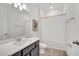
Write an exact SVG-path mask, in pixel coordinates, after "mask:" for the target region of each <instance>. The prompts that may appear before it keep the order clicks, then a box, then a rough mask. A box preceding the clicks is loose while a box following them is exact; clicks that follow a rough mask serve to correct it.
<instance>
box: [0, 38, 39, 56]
mask: <svg viewBox="0 0 79 59" xmlns="http://www.w3.org/2000/svg"><path fill="white" fill-rule="evenodd" d="M37 40H39V38H38V37H32V38H28V39H26V40H25V39H24V40H23V41H21V42H18V43H17V44H15V43H16V42H17V41H12V42H8V43H5V44H1V45H0V56H8V55H12V54H14V53H16V52H18V51H20V50H22V49H23V48H25V47H27V46H29V45H30V44H32V43H34V42H35V41H37Z"/></svg>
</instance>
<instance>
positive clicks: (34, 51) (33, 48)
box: [12, 40, 39, 56]
mask: <svg viewBox="0 0 79 59" xmlns="http://www.w3.org/2000/svg"><path fill="white" fill-rule="evenodd" d="M12 56H39V40H38V41H36V42H34V43H33V44H31V45H29V46H28V47H25V48H24V49H22V50H21V51H19V52H17V53H15V54H13V55H12Z"/></svg>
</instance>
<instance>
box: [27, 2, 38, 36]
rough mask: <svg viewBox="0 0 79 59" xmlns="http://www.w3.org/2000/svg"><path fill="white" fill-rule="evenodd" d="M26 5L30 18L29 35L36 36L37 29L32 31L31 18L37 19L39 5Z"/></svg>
mask: <svg viewBox="0 0 79 59" xmlns="http://www.w3.org/2000/svg"><path fill="white" fill-rule="evenodd" d="M27 7H28V9H29V11H30V16H31V17H30V18H31V37H38V31H33V28H32V20H33V19H35V20H38V14H39V12H38V11H39V7H38V5H35V4H31V3H30V4H27Z"/></svg>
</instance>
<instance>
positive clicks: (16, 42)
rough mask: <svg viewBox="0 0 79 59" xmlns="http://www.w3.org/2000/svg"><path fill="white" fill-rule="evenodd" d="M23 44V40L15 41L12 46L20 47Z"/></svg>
mask: <svg viewBox="0 0 79 59" xmlns="http://www.w3.org/2000/svg"><path fill="white" fill-rule="evenodd" d="M25 42H26V40H25V39H17V40H16V41H15V42H14V43H13V44H14V45H18V46H20V45H23V44H24V43H25Z"/></svg>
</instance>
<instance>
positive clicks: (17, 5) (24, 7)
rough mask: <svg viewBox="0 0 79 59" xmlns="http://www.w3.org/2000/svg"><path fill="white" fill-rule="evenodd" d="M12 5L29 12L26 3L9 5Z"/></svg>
mask: <svg viewBox="0 0 79 59" xmlns="http://www.w3.org/2000/svg"><path fill="white" fill-rule="evenodd" d="M9 4H10V5H13V6H14V7H15V8H19V10H23V9H24V10H27V9H26V4H24V3H9Z"/></svg>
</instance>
